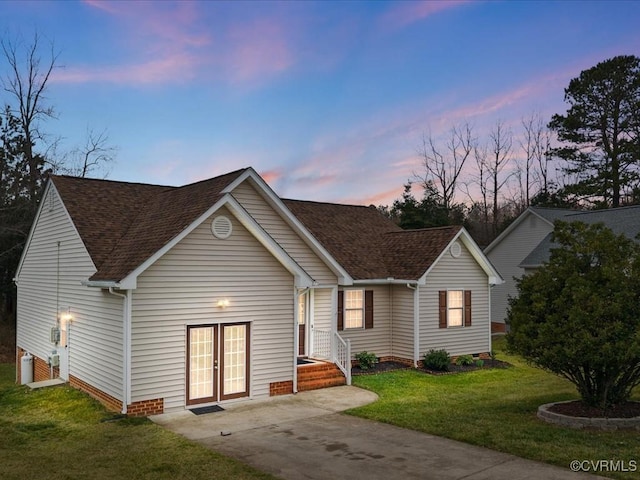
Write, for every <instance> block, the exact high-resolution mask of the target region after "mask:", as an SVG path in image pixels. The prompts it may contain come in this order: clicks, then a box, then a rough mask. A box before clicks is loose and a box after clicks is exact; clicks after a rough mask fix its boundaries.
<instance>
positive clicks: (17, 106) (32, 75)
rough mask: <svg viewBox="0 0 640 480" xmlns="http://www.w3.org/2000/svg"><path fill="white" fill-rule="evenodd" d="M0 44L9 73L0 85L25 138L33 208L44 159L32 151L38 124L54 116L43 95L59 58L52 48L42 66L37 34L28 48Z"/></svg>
mask: <svg viewBox="0 0 640 480" xmlns="http://www.w3.org/2000/svg"><path fill="white" fill-rule="evenodd" d="M0 45H1V46H2V51H3V53H4V57H5V60H6V61H7V64H8V66H9V73H8V74H7V75H5V76H4V77H2V79H1V81H0V83H1V85H2V87H3V89H4V91H5V92H7V93H8V94H9V97H10V99H11V100H12V102H9V104H10V105H11V104H12V103H13V105H12V107H13V108H12V114H13V116H14V117H15V118H17V119H18V122H19V125H20V130H21V134H22V135H23V136H24V140H25V141H24V152H23V154H24V159H25V165H26V167H27V168H28V183H27V191H28V195H29V199H30V201H31V202H32V203H33V204H34V205H36V204H37V202H38V199H39V194H40V185H41V183H42V173H43V167H44V160H45V159H44V157H43V156H42V155H38V154H36V153H35V152H34V147H35V144H36V141H38V140H42V138H43V137H42V133H41V131H40V128H39V126H40V125H39V124H40V121H41V120H45V119H47V118H52V117H53V116H54V110H53V107H51V106H49V105H47V103H46V97H45V93H46V89H47V86H48V82H49V77H50V75H51V72H52V71H53V68H54V67H55V64H56V61H57V58H58V56H57V55H56V54H55V53H54V50H53V45H51V53H50V57H49V59H48V60H47V62H46V63H45V64H42V57H41V52H40V50H41V46H40V37H39V36H38V34H37V33H36V34H34V38H33V42H32V43H31V44H30V45H24V44H23V43H22V42H20V41H11V40H2V41H1V42H0ZM13 112H15V113H13Z"/></svg>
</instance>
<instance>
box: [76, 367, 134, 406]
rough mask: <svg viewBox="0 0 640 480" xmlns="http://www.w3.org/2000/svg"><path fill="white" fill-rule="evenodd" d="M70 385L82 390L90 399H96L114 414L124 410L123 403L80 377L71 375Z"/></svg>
mask: <svg viewBox="0 0 640 480" xmlns="http://www.w3.org/2000/svg"><path fill="white" fill-rule="evenodd" d="M69 385H71V386H72V387H73V388H77V389H78V390H82V391H83V392H85V393H86V394H88V395H89V396H90V397H93V398H95V399H96V400H98V401H99V402H100V403H102V404H103V405H104V406H105V407H107V410H111V411H113V412H119V411H121V410H122V402H121V401H120V400H118V399H117V398H115V397H112V396H111V395H109V394H107V393H105V392H103V391H102V390H100V389H98V388H96V387H94V386H93V385H89V384H88V383H87V382H84V381H82V380H80V379H79V378H78V377H74V376H73V375H69Z"/></svg>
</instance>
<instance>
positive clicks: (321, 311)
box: [313, 288, 336, 330]
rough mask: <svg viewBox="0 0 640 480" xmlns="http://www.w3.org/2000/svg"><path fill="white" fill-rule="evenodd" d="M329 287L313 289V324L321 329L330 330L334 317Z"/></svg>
mask: <svg viewBox="0 0 640 480" xmlns="http://www.w3.org/2000/svg"><path fill="white" fill-rule="evenodd" d="M331 292H332V289H331V288H316V289H314V290H313V326H314V328H319V329H322V330H330V329H331V325H332V323H333V320H334V318H335V316H336V315H335V312H334V307H333V303H332V299H331Z"/></svg>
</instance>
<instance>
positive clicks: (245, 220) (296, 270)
mask: <svg viewBox="0 0 640 480" xmlns="http://www.w3.org/2000/svg"><path fill="white" fill-rule="evenodd" d="M223 206H227V207H229V210H231V211H232V213H233V214H234V215H235V216H236V218H237V219H238V221H240V223H242V224H243V225H244V226H245V228H247V229H248V230H249V231H250V232H251V233H252V234H253V235H254V236H255V237H256V239H257V240H258V241H259V242H260V243H261V244H262V245H263V246H264V247H265V248H266V249H267V250H269V252H270V253H271V254H272V255H273V256H274V257H275V258H276V259H277V260H278V261H280V263H282V265H283V266H284V267H285V268H286V269H287V270H289V271H290V272H291V273H292V274H293V275H295V276H296V281H298V280H299V281H300V285H301V286H311V284H312V283H313V280H312V279H311V278H310V277H309V275H308V274H307V273H306V272H305V271H304V270H302V268H301V267H300V266H299V265H298V264H296V263H295V262H293V260H292V259H291V257H289V256H288V255H287V254H286V252H285V251H284V250H283V249H282V247H280V245H278V244H277V243H276V242H275V240H273V239H272V238H271V237H269V236H268V235H267V234H266V232H265V231H264V230H263V229H262V228H261V227H260V226H259V225H258V224H257V223H256V222H255V220H253V218H251V217H250V216H249V214H248V213H246V211H245V210H244V209H243V208H242V207H240V205H239V204H238V202H237V201H236V200H235V199H234V198H233V197H232V196H231V195H229V194H226V195H223V196H222V198H220V199H219V200H218V201H217V202H216V203H214V204H213V205H212V206H211V207H210V208H209V209H208V210H207V211H206V212H204V213H203V214H202V215H200V216H199V217H198V218H197V219H196V220H195V221H193V222H192V223H191V225H189V226H187V227H186V228H185V229H184V230H182V232H180V233H179V234H178V235H176V236H175V237H174V238H172V239H171V241H169V242H168V243H167V244H166V245H165V246H164V247H162V248H161V249H160V250H158V251H157V252H156V253H154V254H153V255H152V256H151V257H149V258H148V259H147V260H145V261H144V262H143V263H142V264H141V265H140V266H139V267H138V268H136V269H135V270H134V271H133V272H131V273H130V274H129V275H127V276H126V277H125V278H123V279H122V280H121V281H120V282H119V284H120V288H122V289H126V290H131V289H135V288H136V285H137V278H138V276H139V275H140V274H142V273H143V272H144V271H145V270H146V269H147V268H149V267H150V266H151V265H153V264H154V263H155V262H156V261H157V260H158V259H159V258H160V257H162V256H163V255H164V254H165V253H167V252H168V251H169V250H171V249H172V248H173V247H174V246H176V244H177V243H178V242H180V241H181V240H182V239H183V238H185V237H186V236H187V235H189V234H190V233H191V232H192V231H194V230H195V229H196V228H197V227H198V226H200V224H202V222H204V221H205V220H206V219H208V218H209V217H210V216H211V215H213V214H214V213H215V212H216V211H217V210H219V209H220V208H221V207H223ZM252 222H253V225H252ZM247 225H252V228H248V227H247ZM307 283H308V285H307Z"/></svg>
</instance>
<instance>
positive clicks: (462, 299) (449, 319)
mask: <svg viewBox="0 0 640 480" xmlns="http://www.w3.org/2000/svg"><path fill="white" fill-rule="evenodd" d="M450 292H460V294H461V295H460V300H461V305H460V306H459V307H451V302H450V301H449V293H450ZM452 310H460V325H451V316H450V315H449V312H451V311H452ZM464 313H465V312H464V289H462V290H460V289H452V290H447V328H464Z"/></svg>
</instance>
